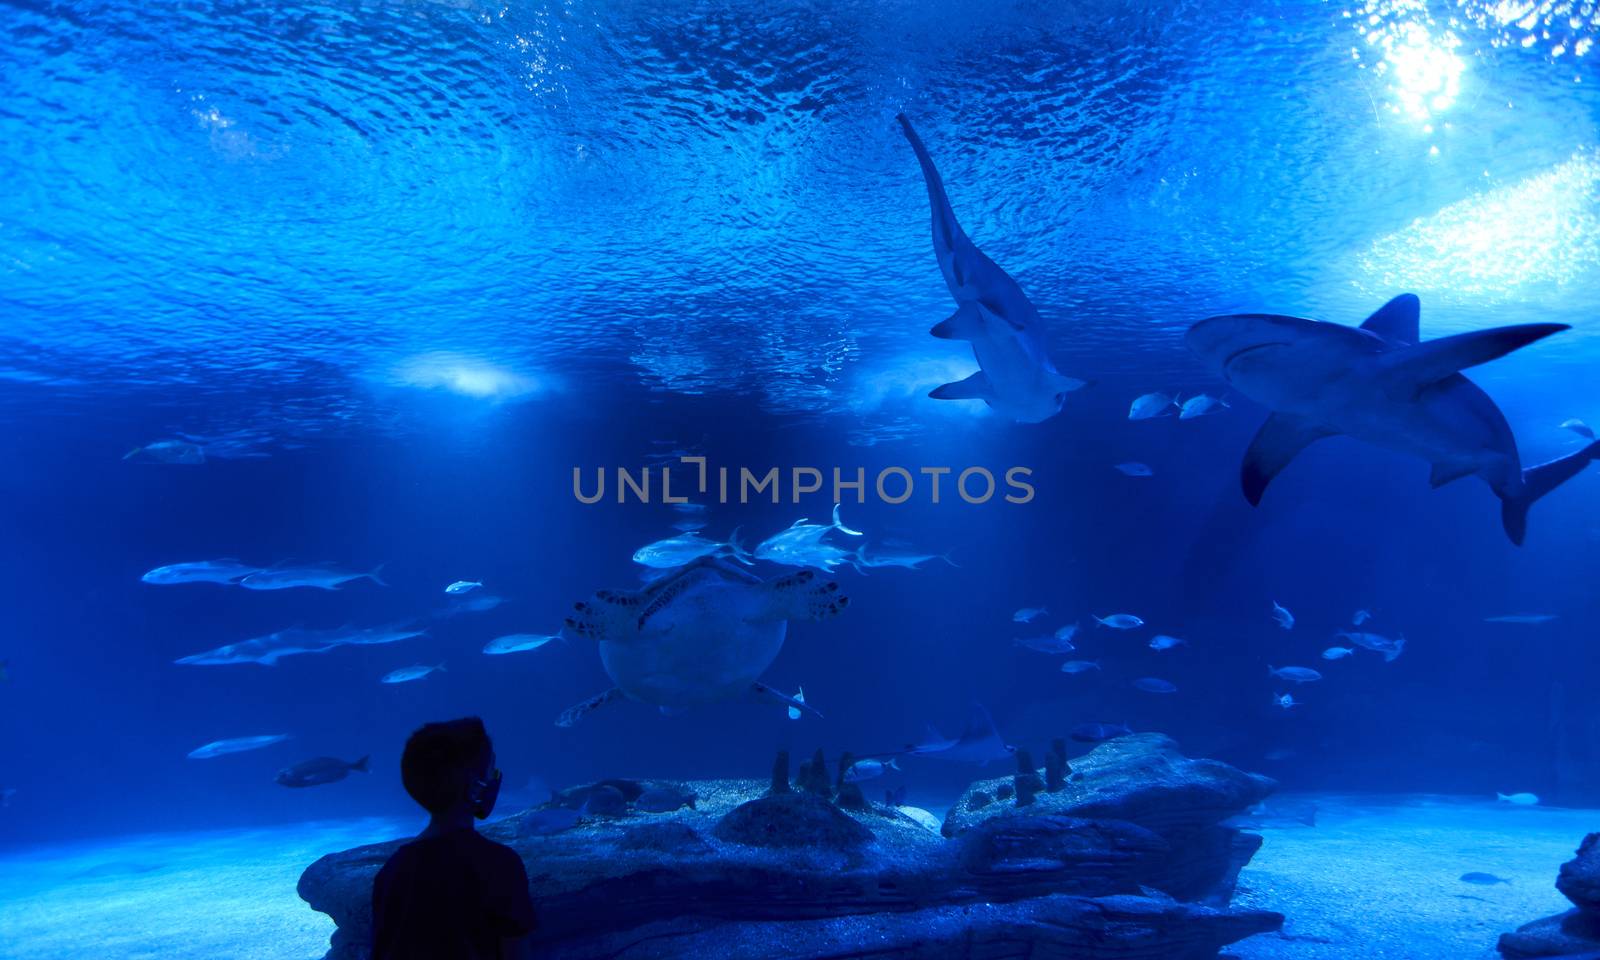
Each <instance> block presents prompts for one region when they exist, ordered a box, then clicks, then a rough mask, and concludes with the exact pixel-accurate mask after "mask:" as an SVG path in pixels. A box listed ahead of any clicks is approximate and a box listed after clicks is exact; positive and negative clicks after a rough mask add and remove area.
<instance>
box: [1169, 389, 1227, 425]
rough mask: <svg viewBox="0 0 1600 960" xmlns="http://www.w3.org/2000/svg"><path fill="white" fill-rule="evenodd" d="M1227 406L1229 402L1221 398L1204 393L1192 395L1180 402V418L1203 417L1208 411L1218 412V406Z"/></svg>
mask: <svg viewBox="0 0 1600 960" xmlns="http://www.w3.org/2000/svg"><path fill="white" fill-rule="evenodd" d="M1227 406H1228V405H1227V403H1225V402H1223V400H1222V399H1221V398H1219V397H1209V396H1206V395H1205V394H1203V393H1202V394H1199V395H1198V396H1193V397H1190V398H1189V399H1187V400H1185V401H1183V403H1181V404H1179V408H1180V409H1179V411H1178V419H1179V420H1193V419H1194V418H1195V417H1203V416H1205V415H1206V414H1208V413H1216V412H1217V408H1218V407H1223V408H1226V407H1227Z"/></svg>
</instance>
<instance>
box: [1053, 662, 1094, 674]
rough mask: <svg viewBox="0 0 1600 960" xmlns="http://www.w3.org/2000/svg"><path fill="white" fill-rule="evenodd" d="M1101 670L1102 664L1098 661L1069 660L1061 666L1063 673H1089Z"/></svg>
mask: <svg viewBox="0 0 1600 960" xmlns="http://www.w3.org/2000/svg"><path fill="white" fill-rule="evenodd" d="M1099 669H1100V663H1099V661H1096V660H1068V661H1067V662H1066V663H1063V664H1062V665H1061V672H1062V673H1088V672H1089V671H1090V670H1099Z"/></svg>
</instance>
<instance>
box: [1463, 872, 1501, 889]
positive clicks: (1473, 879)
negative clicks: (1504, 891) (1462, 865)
mask: <svg viewBox="0 0 1600 960" xmlns="http://www.w3.org/2000/svg"><path fill="white" fill-rule="evenodd" d="M1461 882H1462V883H1475V884H1477V885H1478V886H1480V887H1492V886H1494V885H1495V884H1497V883H1510V882H1511V881H1510V880H1507V879H1506V878H1505V877H1497V876H1495V875H1494V874H1492V873H1479V872H1478V871H1476V870H1474V871H1473V872H1471V873H1463V874H1462V875H1461Z"/></svg>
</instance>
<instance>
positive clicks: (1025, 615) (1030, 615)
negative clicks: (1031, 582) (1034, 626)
mask: <svg viewBox="0 0 1600 960" xmlns="http://www.w3.org/2000/svg"><path fill="white" fill-rule="evenodd" d="M1049 612H1050V611H1049V609H1048V608H1046V607H1023V608H1022V609H1021V610H1018V611H1017V612H1016V613H1013V614H1012V615H1011V620H1012V622H1013V623H1032V622H1033V621H1035V620H1037V619H1039V618H1040V617H1042V616H1044V615H1045V614H1047V613H1049Z"/></svg>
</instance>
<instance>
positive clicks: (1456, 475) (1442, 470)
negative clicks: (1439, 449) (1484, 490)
mask: <svg viewBox="0 0 1600 960" xmlns="http://www.w3.org/2000/svg"><path fill="white" fill-rule="evenodd" d="M1477 472H1478V467H1477V465H1476V464H1471V463H1449V462H1447V461H1441V462H1439V463H1436V464H1434V465H1433V472H1432V473H1430V474H1428V482H1429V483H1431V484H1433V487H1434V489H1435V490H1437V489H1438V488H1440V487H1442V486H1444V485H1445V484H1447V483H1449V482H1450V481H1452V480H1460V479H1461V478H1462V477H1470V476H1471V475H1473V474H1474V473H1477Z"/></svg>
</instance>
